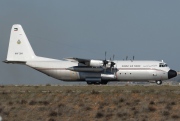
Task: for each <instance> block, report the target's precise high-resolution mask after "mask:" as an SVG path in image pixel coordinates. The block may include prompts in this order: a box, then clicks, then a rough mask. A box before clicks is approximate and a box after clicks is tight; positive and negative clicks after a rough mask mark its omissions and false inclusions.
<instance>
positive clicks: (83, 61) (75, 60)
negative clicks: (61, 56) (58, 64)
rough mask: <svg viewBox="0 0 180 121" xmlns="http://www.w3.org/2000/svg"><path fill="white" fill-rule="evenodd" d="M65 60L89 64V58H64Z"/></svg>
mask: <svg viewBox="0 0 180 121" xmlns="http://www.w3.org/2000/svg"><path fill="white" fill-rule="evenodd" d="M65 60H68V61H71V62H79V63H82V64H85V65H89V63H90V61H91V60H90V59H82V58H65Z"/></svg>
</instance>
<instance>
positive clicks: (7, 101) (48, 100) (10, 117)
mask: <svg viewBox="0 0 180 121" xmlns="http://www.w3.org/2000/svg"><path fill="white" fill-rule="evenodd" d="M179 94H180V88H179V87H178V86H172V87H171V86H149V87H144V86H51V85H49V84H48V85H46V86H28V87H25V86H19V87H15V86H1V87H0V97H1V98H0V116H1V117H2V118H3V121H14V120H15V121H16V120H19V121H20V120H23V121H32V120H33V121H39V120H43V121H59V120H69V121H80V120H81V121H86V120H91V121H94V120H97V121H98V120H100V121H105V120H106V121H108V120H128V121H129V120H132V121H134V120H140V121H148V120H160V121H161V120H163V121H164V120H177V121H178V120H180V116H179V113H180V111H179V108H180V102H179V100H180V95H179Z"/></svg>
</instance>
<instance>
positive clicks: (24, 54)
mask: <svg viewBox="0 0 180 121" xmlns="http://www.w3.org/2000/svg"><path fill="white" fill-rule="evenodd" d="M113 58H114V57H113ZM4 62H5V63H13V64H24V65H27V66H29V67H31V68H33V69H35V70H38V71H40V72H42V73H44V74H47V75H48V76H51V77H53V78H56V79H59V80H63V81H85V82H87V84H107V83H108V82H109V81H143V82H144V81H145V82H148V81H149V82H152V81H154V82H156V83H157V84H158V85H160V84H162V81H163V80H167V79H170V78H173V77H176V76H177V72H176V71H174V70H172V69H170V68H169V67H168V66H167V64H166V63H165V62H163V61H137V60H122V61H119V60H114V59H112V60H111V59H110V60H106V54H105V59H104V60H95V59H82V58H66V60H57V59H51V58H45V57H40V56H36V55H35V53H34V51H33V49H32V47H31V45H30V43H29V41H28V38H27V37H26V34H25V32H24V30H23V28H22V26H21V25H19V24H15V25H13V26H12V29H11V35H10V41H9V48H8V53H7V59H6V60H5V61H4Z"/></svg>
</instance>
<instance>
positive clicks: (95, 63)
mask: <svg viewBox="0 0 180 121" xmlns="http://www.w3.org/2000/svg"><path fill="white" fill-rule="evenodd" d="M103 65H104V62H103V61H102V60H90V63H89V66H92V67H102V66H103Z"/></svg>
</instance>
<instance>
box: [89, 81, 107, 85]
mask: <svg viewBox="0 0 180 121" xmlns="http://www.w3.org/2000/svg"><path fill="white" fill-rule="evenodd" d="M107 83H108V81H102V82H90V81H88V82H87V84H88V85H92V84H94V85H100V84H102V85H106V84H107Z"/></svg>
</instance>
